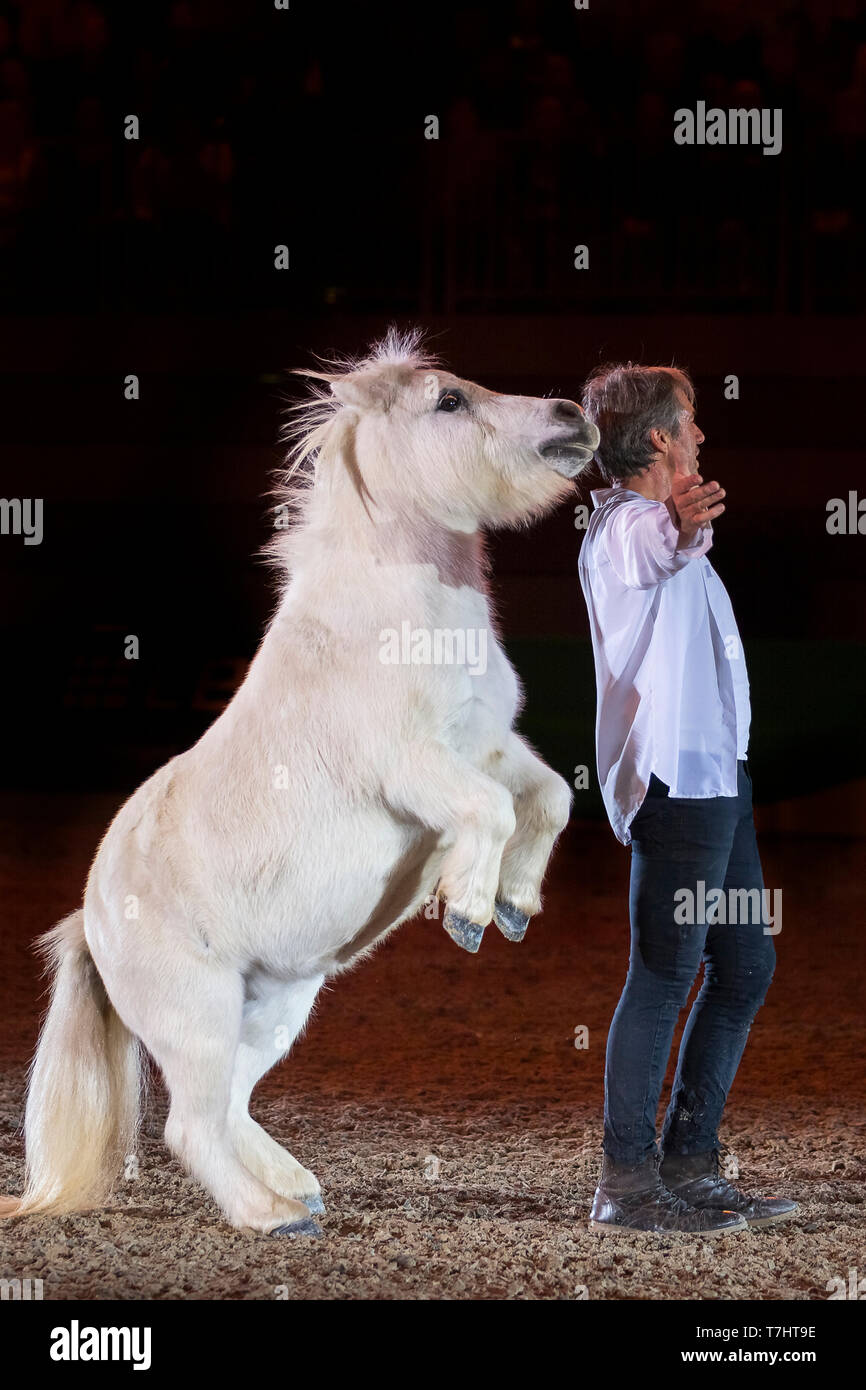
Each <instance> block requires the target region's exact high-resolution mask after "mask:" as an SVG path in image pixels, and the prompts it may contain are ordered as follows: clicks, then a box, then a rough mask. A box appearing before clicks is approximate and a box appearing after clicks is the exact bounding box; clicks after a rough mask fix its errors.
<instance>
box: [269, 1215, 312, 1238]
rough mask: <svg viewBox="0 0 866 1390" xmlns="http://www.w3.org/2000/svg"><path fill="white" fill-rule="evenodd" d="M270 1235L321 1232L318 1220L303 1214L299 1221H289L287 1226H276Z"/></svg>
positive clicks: (307, 1234)
mask: <svg viewBox="0 0 866 1390" xmlns="http://www.w3.org/2000/svg"><path fill="white" fill-rule="evenodd" d="M270 1234H271V1235H272V1236H320V1235H322V1234H323V1232H322V1228H321V1226H320V1225H319V1223H318V1221H314V1220H313V1218H312V1217H311V1216H304V1217H302V1218H301V1220H300V1221H290V1222H289V1224H288V1225H287V1226H277V1227H275V1229H274V1230H273V1231H271V1232H270Z"/></svg>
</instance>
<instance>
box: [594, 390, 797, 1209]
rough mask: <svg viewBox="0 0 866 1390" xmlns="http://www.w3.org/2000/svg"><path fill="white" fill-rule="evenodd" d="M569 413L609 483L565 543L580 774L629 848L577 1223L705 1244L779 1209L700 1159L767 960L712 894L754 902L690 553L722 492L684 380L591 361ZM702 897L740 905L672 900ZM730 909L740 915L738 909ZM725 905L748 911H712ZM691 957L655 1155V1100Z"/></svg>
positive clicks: (757, 939)
mask: <svg viewBox="0 0 866 1390" xmlns="http://www.w3.org/2000/svg"><path fill="white" fill-rule="evenodd" d="M584 408H585V411H586V414H587V415H588V417H589V418H590V419H591V420H592V421H594V422H595V424H596V425H597V426H598V428H599V430H600V432H601V442H600V445H599V448H598V451H597V454H596V459H597V461H598V464H599V466H600V468H601V472H602V474H603V476H604V478H605V479H606V481H607V482H608V483H609V484H610V486H609V487H606V488H601V489H600V490H598V491H596V492H593V494H592V499H593V504H594V511H593V514H592V517H591V519H590V523H589V527H588V529H587V533H586V536H585V538H584V542H583V545H582V547H581V552H580V581H581V586H582V588H583V592H584V596H585V598H586V602H587V606H588V608H589V616H590V623H591V628H592V644H593V654H594V657H595V669H596V680H597V685H598V718H597V726H596V739H597V761H598V775H599V782H600V785H601V789H602V794H603V797H604V802H605V806H606V808H607V812H608V816H609V818H610V822H611V825H612V826H613V829H614V832H615V833H616V835H617V838H618V839H619V840H621V841H622V843H623V844H628V843H631V847H632V858H631V885H630V902H629V908H630V917H631V953H630V959H629V968H628V975H627V978H626V983H625V987H624V989H623V992H622V997H621V998H620V1001H619V1004H618V1006H617V1009H616V1012H615V1014H614V1018H613V1022H612V1024H611V1028H610V1033H609V1035H608V1043H607V1058H606V1068H605V1110H604V1143H603V1149H604V1154H603V1164H602V1172H601V1178H600V1181H599V1185H598V1188H597V1191H596V1194H595V1200H594V1202H593V1206H592V1212H591V1217H590V1226H591V1228H592V1229H594V1230H597V1231H599V1232H601V1233H608V1232H615V1231H623V1230H629V1231H634V1230H638V1231H648V1232H662V1231H664V1232H671V1231H685V1232H692V1233H696V1234H701V1235H707V1236H709V1235H720V1234H725V1233H729V1232H734V1231H742V1230H744V1229H745V1228H746V1226H747V1225H752V1226H764V1225H767V1224H769V1223H770V1222H775V1221H779V1220H781V1219H783V1218H784V1217H787V1216H790V1215H791V1214H792V1212H794V1211H795V1210H796V1209H797V1206H796V1203H795V1202H791V1201H788V1200H786V1199H782V1198H761V1197H751V1196H748V1195H747V1194H746V1193H744V1192H741V1191H740V1190H739V1189H738V1188H737V1187H736V1186H735V1185H734V1183H733V1181H730V1180H729V1178H730V1177H731V1176H732V1175H730V1174H726V1173H725V1172H724V1171H723V1168H722V1165H721V1164H720V1161H719V1138H718V1126H719V1122H720V1120H721V1116H722V1110H723V1108H724V1105H725V1101H726V1099H727V1095H728V1091H729V1089H730V1086H731V1083H732V1081H733V1079H734V1075H735V1073H736V1070H737V1067H738V1065H739V1062H740V1058H741V1056H742V1054H743V1050H744V1048H745V1045H746V1040H747V1038H748V1034H749V1028H750V1026H751V1023H752V1019H753V1018H754V1016H755V1014H756V1012H757V1010H758V1009H759V1008H760V1006H761V1004H762V1003H763V1000H764V996H765V994H766V991H767V988H768V986H769V984H770V980H771V978H772V975H773V968H774V965H775V951H774V947H773V940H772V935H771V934H769V933H767V932H766V931H765V930H764V927H765V925H766V922H765V920H764V918H763V915H762V913H761V911H760V910H758V911H757V912H755V911H754V906H755V894H754V893H752V894H744V893H734V892H733V891H732V890H737V889H757V890H759V896H758V898H757V902H758V903H760V904H763V901H764V899H763V878H762V875H761V862H760V859H759V856H758V849H757V844H756V841H755V827H754V821H753V818H752V795H751V791H752V788H751V778H750V776H749V770H748V763H747V761H746V753H747V748H748V736H749V722H750V706H749V685H748V679H747V675H746V665H745V659H744V657H743V653H742V647H741V643H740V637H739V633H738V631H737V625H736V622H735V620H734V614H733V610H732V608H731V603H730V599H729V598H728V595H727V593H726V591H725V588H724V585H723V584H722V582H721V580H720V579H719V577H718V575H717V574H716V572H715V570H714V569H713V567H712V565H711V564H710V562H709V560H708V559H707V558H706V557H707V551H708V550H709V549H710V547H711V545H712V543H713V522H714V521H715V519H716V518H717V517H719V516H721V515H722V513H723V512H724V510H725V506H724V497H725V492H724V489H723V488H721V487H720V486H719V484H718V483H717V482H709V483H705V482H704V480H703V478H702V477H701V475H700V474H699V473H698V468H697V459H698V450H699V448H700V446H701V444H703V442H704V436H703V434H702V433H701V431H700V429H699V428H698V426H697V423H696V421H695V393H694V388H693V386H692V383H691V381H690V379H689V377H688V375H687V374H686V373H685V372H683V371H678V370H676V369H674V368H665V367H642V366H635V365H634V364H632V363H627V364H625V365H619V366H609V367H604V368H602V369H601V370H599V371H598V372H596V373H595V374H594V375H593V376H592V377H591V378H590V379H589V381H588V382H587V384H586V387H585V391H584ZM713 889H720V890H723V892H722V894H720V895H719V897H721V898H722V900H723V902H733V903H734V904H735V905H736V906H738V907H739V908H740V909H741V910H740V911H733V910H732V911H730V912H728V911H722V910H721V909H718V910H717V911H716V912H715V913H714V912H712V911H710V912H707V913H703V914H702V913H701V912H699V911H698V912H695V911H692V912H689V911H688V903H689V902H691V903H692V904H695V903H696V902H697V903H704V902H705V901H706V898H707V897H708V896H709V895H710V894H711V890H713ZM690 895H691V896H690ZM714 901H718V898H716V899H714ZM744 902H745V903H746V904H748V905H750V906H751V907H752V909H753V910H752V911H749V910H746V911H745V912H743V911H742V904H743V903H744ZM742 916H745V917H746V918H748V919H749V920H746V921H741V920H732V919H733V918H740V917H742ZM702 917H703V918H704V920H701V918H702ZM707 919H709V920H707ZM702 960H703V962H704V967H705V970H704V981H703V986H702V988H701V990H700V993H699V994H698V997H697V999H696V1001H695V1004H694V1007H693V1008H692V1010H691V1013H690V1014H689V1018H688V1021H687V1023H686V1027H685V1031H684V1033H683V1038H682V1043H681V1046H680V1052H679V1059H678V1065H677V1071H676V1077H675V1080H674V1085H673V1091H672V1094H671V1100H670V1105H669V1107H668V1110H667V1115H666V1117H665V1122H664V1128H663V1133H662V1153H661V1154H660V1153H659V1152H658V1150H657V1146H656V1110H657V1107H658V1102H659V1096H660V1094H661V1088H662V1083H663V1081H664V1075H665V1069H666V1067H667V1062H668V1056H669V1053H670V1049H671V1043H672V1041H673V1034H674V1028H675V1025H676V1022H677V1016H678V1014H679V1011H680V1010H681V1009H682V1007H683V1006H684V1004H685V1003H686V1000H687V998H688V995H689V991H690V988H691V985H692V983H693V981H694V978H695V975H696V974H697V971H698V968H699V966H700V964H701V961H702Z"/></svg>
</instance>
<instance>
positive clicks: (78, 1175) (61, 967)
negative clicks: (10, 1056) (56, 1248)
mask: <svg viewBox="0 0 866 1390" xmlns="http://www.w3.org/2000/svg"><path fill="white" fill-rule="evenodd" d="M38 949H39V950H40V951H41V952H42V953H43V955H44V956H45V957H46V959H47V962H48V967H49V969H50V970H52V971H53V975H54V979H53V984H52V988H51V1005H50V1008H49V1010H48V1015H47V1017H46V1019H45V1022H44V1024H43V1027H42V1033H41V1035H40V1038H39V1046H38V1048H37V1051H36V1056H35V1058H34V1061H33V1066H32V1068H31V1072H30V1085H29V1088H28V1093H27V1109H26V1114H25V1120H24V1134H25V1144H26V1174H25V1186H24V1192H23V1194H22V1195H21V1196H20V1197H3V1198H0V1216H23V1215H28V1214H30V1213H34V1212H44V1213H57V1212H66V1211H82V1210H85V1209H86V1208H88V1207H94V1206H99V1205H100V1203H101V1202H102V1201H104V1199H105V1198H106V1197H107V1196H108V1193H109V1192H110V1190H111V1186H112V1183H113V1181H114V1179H115V1177H116V1176H117V1172H118V1169H119V1168H120V1167H121V1165H122V1162H123V1158H124V1155H125V1154H126V1153H128V1152H129V1151H130V1149H131V1148H132V1147H133V1146H134V1143H135V1138H136V1132H137V1129H138V1114H139V1105H140V1094H141V1064H140V1049H139V1044H138V1040H137V1039H136V1038H135V1037H134V1036H133V1034H132V1033H130V1031H129V1029H128V1028H127V1027H126V1026H125V1025H124V1024H123V1023H122V1022H121V1020H120V1019H119V1017H118V1015H117V1013H116V1012H115V1010H114V1007H113V1006H112V1003H111V1000H110V999H109V998H108V995H107V994H106V991H105V986H104V985H103V983H102V980H101V978H100V976H99V972H98V971H97V969H96V966H95V965H94V963H93V957H92V956H91V954H90V951H89V949H88V946H87V942H86V941H85V939H84V912H83V911H82V910H81V909H79V911H78V912H73V913H72V914H71V916H69V917H66V918H65V919H64V920H63V921H62V922H60V923H59V924H58V925H57V926H56V927H54V928H53V930H52V931H50V932H47V933H46V935H45V936H43V937H41V938H40V940H39V943H38Z"/></svg>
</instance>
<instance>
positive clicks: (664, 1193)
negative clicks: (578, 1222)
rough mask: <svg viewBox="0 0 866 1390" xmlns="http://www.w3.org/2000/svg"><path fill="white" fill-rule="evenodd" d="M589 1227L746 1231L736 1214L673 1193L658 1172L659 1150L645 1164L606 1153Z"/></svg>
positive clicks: (692, 1232)
mask: <svg viewBox="0 0 866 1390" xmlns="http://www.w3.org/2000/svg"><path fill="white" fill-rule="evenodd" d="M589 1229H590V1230H591V1231H597V1232H598V1233H599V1234H600V1235H610V1234H618V1233H620V1232H625V1231H647V1232H651V1233H653V1234H656V1235H671V1234H676V1233H677V1232H682V1233H685V1234H688V1235H699V1236H720V1235H726V1234H727V1233H728V1232H732V1231H744V1230H745V1229H746V1223H745V1221H744V1220H743V1218H742V1216H739V1215H738V1214H737V1213H736V1212H733V1211H720V1210H716V1209H715V1208H709V1207H707V1208H698V1207H692V1206H689V1204H688V1202H685V1201H683V1199H682V1198H681V1197H678V1196H675V1195H674V1193H673V1192H670V1191H669V1190H668V1188H667V1187H665V1184H664V1183H663V1182H662V1179H661V1178H660V1176H659V1158H658V1155H657V1154H653V1155H651V1156H650V1157H649V1158H648V1159H645V1160H644V1162H643V1163H618V1162H617V1160H616V1159H615V1158H612V1157H611V1156H610V1154H605V1155H604V1161H603V1163H602V1169H601V1179H600V1181H599V1184H598V1187H597V1188H596V1191H595V1198H594V1200H593V1203H592V1211H591V1212H590V1214H589Z"/></svg>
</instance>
